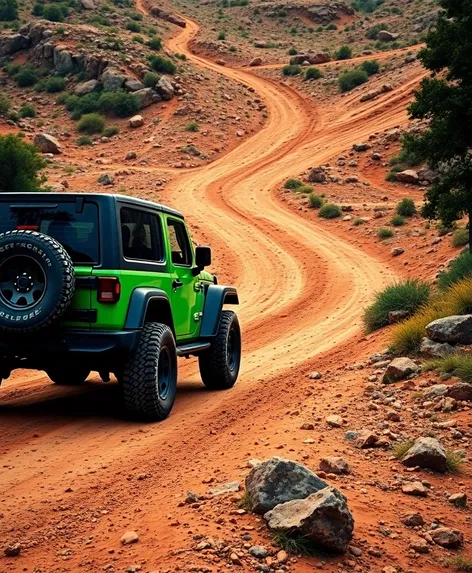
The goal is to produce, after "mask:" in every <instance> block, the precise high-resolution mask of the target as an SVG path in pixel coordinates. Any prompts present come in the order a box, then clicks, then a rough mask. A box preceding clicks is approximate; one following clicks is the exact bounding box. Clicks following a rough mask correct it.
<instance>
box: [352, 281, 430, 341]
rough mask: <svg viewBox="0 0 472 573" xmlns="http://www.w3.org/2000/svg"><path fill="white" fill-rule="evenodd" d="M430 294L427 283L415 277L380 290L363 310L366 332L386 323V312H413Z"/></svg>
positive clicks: (424, 302) (426, 300)
mask: <svg viewBox="0 0 472 573" xmlns="http://www.w3.org/2000/svg"><path fill="white" fill-rule="evenodd" d="M429 296H430V287H429V284H428V283H425V282H423V281H420V280H417V279H407V280H405V281H403V282H397V283H395V284H393V285H390V286H388V287H387V288H385V289H384V290H383V291H380V292H378V293H377V294H376V296H375V301H374V302H373V304H371V305H370V306H369V307H367V308H366V310H365V312H364V317H363V320H364V326H365V330H366V331H367V332H373V331H374V330H378V329H379V328H382V327H384V326H387V325H388V313H389V312H393V311H395V310H404V311H406V312H408V314H410V315H411V314H413V313H414V312H415V311H416V310H418V309H419V308H421V307H422V306H423V305H425V304H426V303H427V302H428V300H429Z"/></svg>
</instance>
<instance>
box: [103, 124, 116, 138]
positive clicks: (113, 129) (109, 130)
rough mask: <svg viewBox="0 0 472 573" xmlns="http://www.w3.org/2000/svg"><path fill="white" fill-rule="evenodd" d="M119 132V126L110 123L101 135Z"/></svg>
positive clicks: (111, 134) (111, 135)
mask: <svg viewBox="0 0 472 573" xmlns="http://www.w3.org/2000/svg"><path fill="white" fill-rule="evenodd" d="M119 133H120V128H119V127H118V126H117V125H110V127H105V129H104V130H103V133H102V135H103V136H104V137H113V136H114V135H118V134H119Z"/></svg>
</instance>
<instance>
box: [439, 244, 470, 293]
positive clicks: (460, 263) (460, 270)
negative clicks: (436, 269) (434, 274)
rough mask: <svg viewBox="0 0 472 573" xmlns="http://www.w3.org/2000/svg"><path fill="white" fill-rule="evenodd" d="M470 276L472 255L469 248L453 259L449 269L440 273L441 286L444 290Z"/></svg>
mask: <svg viewBox="0 0 472 573" xmlns="http://www.w3.org/2000/svg"><path fill="white" fill-rule="evenodd" d="M469 277H472V255H471V254H470V252H469V250H468V249H467V250H465V251H463V252H462V253H461V254H460V255H459V256H458V257H457V258H456V259H454V260H453V261H452V263H451V264H450V267H449V270H448V271H445V272H442V273H441V274H440V275H439V281H438V282H439V288H440V289H442V290H444V289H446V288H448V287H450V286H452V285H453V284H456V283H457V282H459V281H461V280H463V279H466V278H469Z"/></svg>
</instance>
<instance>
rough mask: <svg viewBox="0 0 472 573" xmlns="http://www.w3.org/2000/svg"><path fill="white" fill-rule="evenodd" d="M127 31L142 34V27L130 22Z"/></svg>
mask: <svg viewBox="0 0 472 573" xmlns="http://www.w3.org/2000/svg"><path fill="white" fill-rule="evenodd" d="M126 29H127V30H129V31H130V32H134V33H136V34H137V33H139V32H141V26H140V25H139V24H138V23H137V22H134V21H131V22H128V23H127V24H126Z"/></svg>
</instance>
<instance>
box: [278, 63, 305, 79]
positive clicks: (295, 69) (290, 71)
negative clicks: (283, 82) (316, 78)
mask: <svg viewBox="0 0 472 573" xmlns="http://www.w3.org/2000/svg"><path fill="white" fill-rule="evenodd" d="M282 73H283V75H284V76H298V75H300V74H301V73H302V67H301V66H298V65H292V64H288V65H286V66H284V67H283V68H282Z"/></svg>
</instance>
